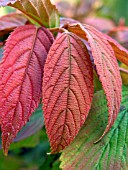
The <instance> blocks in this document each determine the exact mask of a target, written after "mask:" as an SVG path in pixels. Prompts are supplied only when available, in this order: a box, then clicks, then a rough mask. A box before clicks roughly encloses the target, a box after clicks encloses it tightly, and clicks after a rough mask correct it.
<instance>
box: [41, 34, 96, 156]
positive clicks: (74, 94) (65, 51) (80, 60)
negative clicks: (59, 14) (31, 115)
mask: <svg viewBox="0 0 128 170" xmlns="http://www.w3.org/2000/svg"><path fill="white" fill-rule="evenodd" d="M92 96H93V69H92V64H91V61H90V58H89V54H88V52H87V49H86V46H85V45H84V44H83V42H82V41H81V40H80V39H79V38H78V37H77V36H76V35H74V34H73V33H68V32H66V33H63V34H61V35H59V36H58V38H57V39H56V40H55V42H54V44H53V45H52V47H51V49H50V52H49V54H48V57H47V60H46V63H45V67H44V77H43V110H44V119H45V125H46V130H47V134H48V136H49V139H50V144H51V150H52V153H55V152H59V151H60V150H62V149H64V148H65V147H66V146H67V145H69V144H70V142H71V141H72V140H73V139H74V138H75V136H76V134H77V133H78V131H79V129H80V127H81V126H82V125H83V123H84V122H85V119H86V117H87V115H88V112H89V110H90V106H91V101H92Z"/></svg>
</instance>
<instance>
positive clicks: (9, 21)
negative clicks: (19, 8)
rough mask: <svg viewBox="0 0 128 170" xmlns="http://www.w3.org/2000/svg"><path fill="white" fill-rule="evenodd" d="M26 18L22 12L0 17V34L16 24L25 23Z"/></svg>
mask: <svg viewBox="0 0 128 170" xmlns="http://www.w3.org/2000/svg"><path fill="white" fill-rule="evenodd" d="M26 22H27V19H26V18H25V17H24V15H23V14H18V13H12V14H8V15H5V16H2V17H0V36H3V35H5V34H7V33H9V32H11V31H12V30H13V29H14V28H16V27H18V26H22V25H25V24H26Z"/></svg>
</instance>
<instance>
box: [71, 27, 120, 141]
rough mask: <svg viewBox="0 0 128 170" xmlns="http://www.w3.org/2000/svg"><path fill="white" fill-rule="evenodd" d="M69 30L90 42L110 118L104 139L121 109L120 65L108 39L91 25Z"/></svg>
mask: <svg viewBox="0 0 128 170" xmlns="http://www.w3.org/2000/svg"><path fill="white" fill-rule="evenodd" d="M68 30H69V31H71V32H73V33H76V34H77V35H78V36H80V37H81V38H83V39H85V40H87V41H88V42H89V44H90V47H91V51H92V57H93V59H94V64H95V66H96V71H97V74H98V76H99V80H100V81H101V83H102V87H103V89H104V92H105V94H106V99H107V105H108V112H109V117H108V124H107V127H106V129H105V131H104V133H103V135H102V136H101V138H102V137H103V136H104V135H105V134H106V133H107V131H108V130H109V129H110V128H111V126H112V125H113V123H114V121H115V119H116V117H117V114H118V112H119V108H120V102H121V91H122V82H121V77H120V72H119V68H118V63H117V60H116V58H115V54H114V51H113V49H112V47H111V45H110V44H109V43H108V41H107V39H106V37H105V36H104V34H102V33H101V32H99V31H98V30H96V29H95V28H93V27H91V26H89V25H84V26H82V25H81V24H72V25H69V27H68ZM101 138H100V139H101ZM100 139H99V140H100Z"/></svg>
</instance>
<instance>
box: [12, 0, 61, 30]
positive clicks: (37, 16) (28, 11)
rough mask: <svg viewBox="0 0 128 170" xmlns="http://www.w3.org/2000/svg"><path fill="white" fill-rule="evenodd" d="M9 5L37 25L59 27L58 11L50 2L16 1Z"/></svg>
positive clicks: (40, 0)
mask: <svg viewBox="0 0 128 170" xmlns="http://www.w3.org/2000/svg"><path fill="white" fill-rule="evenodd" d="M9 5H10V6H12V7H15V8H17V9H19V10H20V11H21V12H23V13H24V14H25V15H26V16H28V17H29V18H30V19H31V20H33V21H34V23H35V24H37V25H43V26H45V27H57V26H59V15H58V10H57V9H56V6H55V5H53V4H52V3H51V1H50V0H20V1H18V0H17V1H16V2H15V3H14V4H9Z"/></svg>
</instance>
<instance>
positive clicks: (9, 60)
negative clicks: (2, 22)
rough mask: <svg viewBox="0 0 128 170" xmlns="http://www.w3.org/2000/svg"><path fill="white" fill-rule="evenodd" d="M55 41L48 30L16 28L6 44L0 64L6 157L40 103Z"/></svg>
mask: <svg viewBox="0 0 128 170" xmlns="http://www.w3.org/2000/svg"><path fill="white" fill-rule="evenodd" d="M52 42H53V37H52V34H51V33H50V32H49V31H48V30H47V29H46V28H36V27H35V26H33V25H26V26H20V27H18V28H16V29H15V31H14V32H13V33H12V34H11V36H10V37H9V39H8V41H7V43H6V46H5V52H4V57H3V60H2V63H1V65H0V71H1V74H0V76H1V77H0V101H1V103H0V113H1V118H0V122H1V128H2V142H3V149H4V152H5V154H7V151H8V148H9V145H10V143H11V142H12V141H13V139H14V138H15V137H16V135H17V133H18V132H19V131H20V130H21V128H22V127H23V126H24V125H25V124H26V123H27V121H28V120H29V117H30V116H31V113H32V112H33V111H34V110H35V109H36V108H37V106H38V104H39V102H40V97H41V86H42V75H43V66H44V62H45V59H46V56H47V53H48V51H49V48H50V46H51V44H52Z"/></svg>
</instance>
